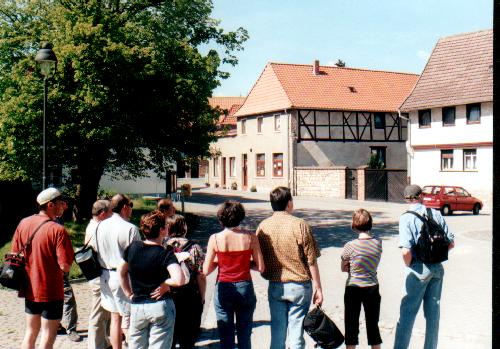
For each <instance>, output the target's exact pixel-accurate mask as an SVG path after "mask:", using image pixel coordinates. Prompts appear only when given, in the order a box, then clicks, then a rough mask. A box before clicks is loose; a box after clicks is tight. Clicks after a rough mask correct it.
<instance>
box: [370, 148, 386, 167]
mask: <svg viewBox="0 0 500 349" xmlns="http://www.w3.org/2000/svg"><path fill="white" fill-rule="evenodd" d="M385 150H386V147H370V151H371V153H372V155H375V159H378V161H377V163H378V164H380V166H377V164H373V165H374V167H375V168H385V165H386V159H385Z"/></svg>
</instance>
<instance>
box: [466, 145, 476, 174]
mask: <svg viewBox="0 0 500 349" xmlns="http://www.w3.org/2000/svg"><path fill="white" fill-rule="evenodd" d="M476 155H477V154H476V149H464V171H472V170H477V167H476Z"/></svg>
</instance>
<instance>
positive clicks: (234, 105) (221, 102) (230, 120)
mask: <svg viewBox="0 0 500 349" xmlns="http://www.w3.org/2000/svg"><path fill="white" fill-rule="evenodd" d="M244 101H245V97H211V98H209V99H208V104H210V106H211V107H212V108H216V107H219V108H220V109H222V111H223V112H224V114H221V116H220V117H219V121H218V123H219V124H220V125H236V117H234V114H235V113H236V112H237V111H238V109H240V107H241V105H242V104H243V102H244Z"/></svg>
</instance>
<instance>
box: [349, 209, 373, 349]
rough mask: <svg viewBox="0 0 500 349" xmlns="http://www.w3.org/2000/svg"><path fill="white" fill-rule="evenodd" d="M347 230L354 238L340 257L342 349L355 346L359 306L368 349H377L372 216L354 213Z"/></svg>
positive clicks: (352, 348)
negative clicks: (343, 283) (343, 276)
mask: <svg viewBox="0 0 500 349" xmlns="http://www.w3.org/2000/svg"><path fill="white" fill-rule="evenodd" d="M351 228H352V230H353V232H355V233H357V234H358V238H357V239H354V240H351V241H349V242H348V243H346V244H345V246H344V250H343V252H342V257H341V258H342V263H341V268H342V271H344V272H347V273H349V276H348V277H347V282H346V287H345V293H344V311H345V317H344V319H345V344H346V349H354V348H356V345H358V344H359V342H358V334H359V314H360V311H361V304H363V309H364V311H365V318H366V332H367V335H368V344H369V345H370V346H371V347H372V349H380V344H381V343H382V339H381V338H380V331H379V328H378V320H379V316H380V293H379V290H378V279H377V267H378V264H379V262H380V256H381V254H382V241H381V240H380V239H378V238H376V237H373V236H372V234H371V232H370V231H371V229H372V216H371V215H370V213H369V212H368V211H366V210H365V209H362V208H360V209H358V210H356V211H355V212H354V214H353V215H352V224H351Z"/></svg>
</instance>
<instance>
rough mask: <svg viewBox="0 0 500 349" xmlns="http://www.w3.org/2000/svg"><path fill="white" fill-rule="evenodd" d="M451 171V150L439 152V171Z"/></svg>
mask: <svg viewBox="0 0 500 349" xmlns="http://www.w3.org/2000/svg"><path fill="white" fill-rule="evenodd" d="M452 169H453V149H451V150H441V171H447V170H452Z"/></svg>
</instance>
